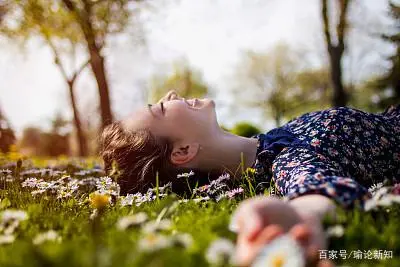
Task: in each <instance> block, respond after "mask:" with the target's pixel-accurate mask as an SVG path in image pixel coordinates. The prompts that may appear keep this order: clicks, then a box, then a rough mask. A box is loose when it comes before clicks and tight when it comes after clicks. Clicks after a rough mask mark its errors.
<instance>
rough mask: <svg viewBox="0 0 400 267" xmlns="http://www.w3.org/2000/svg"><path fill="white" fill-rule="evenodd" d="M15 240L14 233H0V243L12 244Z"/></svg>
mask: <svg viewBox="0 0 400 267" xmlns="http://www.w3.org/2000/svg"><path fill="white" fill-rule="evenodd" d="M14 241H15V236H14V235H0V245H5V244H11V243H13V242H14Z"/></svg>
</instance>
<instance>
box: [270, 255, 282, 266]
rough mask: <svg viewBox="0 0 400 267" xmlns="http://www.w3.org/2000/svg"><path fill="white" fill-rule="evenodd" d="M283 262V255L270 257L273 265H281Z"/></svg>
mask: <svg viewBox="0 0 400 267" xmlns="http://www.w3.org/2000/svg"><path fill="white" fill-rule="evenodd" d="M284 263H285V259H284V255H283V254H278V255H274V256H273V257H272V266H274V267H282V266H283V264H284Z"/></svg>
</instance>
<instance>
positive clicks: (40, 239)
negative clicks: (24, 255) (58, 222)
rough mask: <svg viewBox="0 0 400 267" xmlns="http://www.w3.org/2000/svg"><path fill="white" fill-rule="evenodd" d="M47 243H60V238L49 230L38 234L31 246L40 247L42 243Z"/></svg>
mask: <svg viewBox="0 0 400 267" xmlns="http://www.w3.org/2000/svg"><path fill="white" fill-rule="evenodd" d="M47 241H52V242H58V243H60V242H61V236H59V235H58V233H57V232H56V231H54V230H49V231H47V232H44V233H40V234H38V235H37V236H36V237H35V238H34V239H33V240H32V242H33V244H35V245H40V244H43V243H44V242H47Z"/></svg>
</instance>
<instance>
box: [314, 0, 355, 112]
mask: <svg viewBox="0 0 400 267" xmlns="http://www.w3.org/2000/svg"><path fill="white" fill-rule="evenodd" d="M350 2H351V0H334V3H335V4H337V6H338V11H339V12H338V13H339V14H338V16H339V18H338V23H337V25H336V27H332V26H331V25H330V20H329V14H331V13H333V12H332V11H331V10H330V8H328V0H321V14H322V21H323V31H324V35H325V42H326V49H327V52H328V56H329V62H330V73H331V81H332V88H333V97H332V104H333V106H335V107H338V106H345V105H346V104H347V101H348V95H347V93H346V91H345V88H344V86H343V81H342V57H343V53H344V51H345V38H346V34H347V31H346V30H347V28H348V25H347V24H348V23H347V13H348V7H349V4H350ZM333 28H336V34H335V33H334V32H333V30H332V29H333Z"/></svg>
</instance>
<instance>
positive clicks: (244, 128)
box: [231, 122, 261, 137]
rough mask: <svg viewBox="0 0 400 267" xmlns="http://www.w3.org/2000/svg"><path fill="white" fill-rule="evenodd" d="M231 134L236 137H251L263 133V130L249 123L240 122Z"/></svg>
mask: <svg viewBox="0 0 400 267" xmlns="http://www.w3.org/2000/svg"><path fill="white" fill-rule="evenodd" d="M231 132H232V133H234V134H236V135H240V136H244V137H251V136H253V135H255V134H259V133H261V130H260V129H259V128H258V127H256V126H254V125H253V124H251V123H249V122H238V123H236V124H235V125H234V126H233V128H232V129H231Z"/></svg>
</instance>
